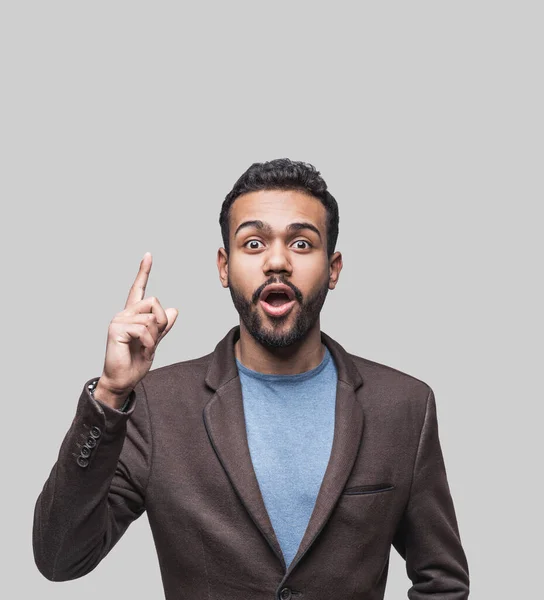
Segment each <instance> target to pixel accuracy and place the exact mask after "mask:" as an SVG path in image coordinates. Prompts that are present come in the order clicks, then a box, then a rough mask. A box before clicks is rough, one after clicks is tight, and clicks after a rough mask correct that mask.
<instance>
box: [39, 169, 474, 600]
mask: <svg viewBox="0 0 544 600" xmlns="http://www.w3.org/2000/svg"><path fill="white" fill-rule="evenodd" d="M338 220H339V219H338V207H337V203H336V201H335V199H334V198H333V196H332V195H331V194H330V193H329V192H328V190H327V185H326V183H325V182H324V180H323V179H322V177H321V176H320V174H319V172H318V171H316V169H315V168H314V167H313V166H312V165H309V164H306V163H302V162H292V161H290V160H288V159H279V160H273V161H270V162H265V163H255V164H253V165H252V166H251V167H250V168H249V169H248V170H247V171H246V172H245V173H244V174H243V175H242V176H241V177H240V179H239V180H238V181H237V182H236V184H235V185H234V188H233V190H232V191H231V192H230V193H229V194H228V195H227V196H226V198H225V201H224V203H223V206H222V210H221V215H220V224H221V231H222V236H223V243H224V248H220V249H219V251H218V254H217V266H218V271H219V278H220V281H221V284H222V285H223V287H226V288H228V289H229V290H230V293H231V296H232V300H233V302H234V305H235V307H236V309H237V311H238V312H239V314H240V324H239V326H236V327H233V328H232V329H231V330H230V331H229V332H228V333H227V335H226V336H225V337H224V338H223V339H222V340H221V341H220V342H219V343H218V344H217V346H216V348H215V350H214V351H213V352H211V353H210V354H207V355H205V356H203V357H200V358H196V359H194V360H189V361H185V362H179V363H176V364H172V365H169V366H166V367H162V368H160V369H155V370H151V371H150V367H151V364H152V361H153V358H154V354H155V350H156V347H157V344H158V343H159V342H160V340H161V339H162V338H163V337H164V336H165V335H166V334H167V333H168V331H169V330H170V329H171V328H172V326H173V324H174V322H175V320H176V318H177V315H178V311H177V310H176V309H173V308H169V309H166V310H164V309H163V308H162V306H161V305H160V302H159V301H158V299H157V298H155V297H148V298H145V297H144V296H145V289H146V284H147V281H148V277H149V272H150V269H151V255H149V254H148V253H146V255H145V256H144V258H143V260H142V262H141V264H140V270H139V272H138V275H137V277H136V280H135V282H134V284H133V286H132V288H131V290H130V293H129V296H128V299H127V303H126V305H125V309H124V310H123V311H122V312H120V313H118V314H117V315H116V316H115V317H114V319H113V320H112V322H111V323H110V327H109V331H108V342H107V347H106V359H105V361H104V369H103V372H102V374H101V376H100V378H93V379H91V380H89V381H88V382H87V383H86V384H85V386H84V388H83V391H82V393H81V396H80V398H79V402H78V405H77V410H76V414H75V417H74V420H73V423H72V425H71V427H70V429H69V431H68V433H67V434H66V436H65V438H64V441H63V443H62V445H61V448H60V452H59V457H58V460H57V462H56V464H55V465H54V467H53V470H52V472H51V474H50V476H49V478H48V480H47V481H46V482H45V485H44V488H43V490H42V492H41V494H40V496H39V497H38V500H37V503H36V508H35V516H34V529H33V548H34V556H35V560H36V564H37V566H38V568H39V570H40V571H41V573H42V574H43V575H44V576H45V577H47V578H48V579H50V580H52V581H64V580H68V579H75V578H78V577H82V576H83V575H85V574H86V573H89V572H90V571H91V570H92V569H94V568H95V567H96V566H97V565H98V563H99V562H100V561H101V560H102V559H103V558H104V557H105V556H106V554H108V552H109V551H110V550H111V549H112V548H113V546H114V545H115V544H116V543H117V541H118V540H119V539H120V537H121V536H122V535H123V533H124V532H125V530H126V528H127V527H128V526H129V525H130V523H131V522H132V521H134V520H135V519H137V518H138V517H139V516H140V515H141V514H142V513H143V512H144V511H145V510H147V512H148V517H149V523H150V526H151V529H152V532H153V536H154V541H155V545H156V549H157V553H158V557H159V564H160V569H161V576H162V580H163V584H164V590H165V595H166V598H167V600H173V599H174V598H175V599H179V598H213V599H221V600H223V599H224V600H227V599H228V600H231V599H233V598H242V599H255V600H261V599H262V600H265V599H269V600H272V599H278V600H289V599H290V598H296V599H298V600H304V599H305V598H307V599H308V600H309V599H312V600H321V599H323V600H325V599H330V598H339V599H342V600H348V599H361V600H363V599H367V600H377V599H379V598H383V595H384V590H385V585H386V579H387V572H388V566H389V554H390V550H391V547H392V546H393V547H394V548H395V549H396V550H397V551H398V552H399V553H400V555H401V556H402V557H403V558H404V559H405V560H406V570H407V573H408V575H409V577H410V579H411V580H412V583H413V585H412V587H411V588H410V590H409V592H408V596H409V597H410V598H411V599H412V600H423V599H426V598H429V599H430V598H433V600H434V599H438V598H440V600H446V599H447V600H463V599H465V598H467V597H468V594H469V572H468V565H467V561H466V557H465V553H464V551H463V548H462V545H461V540H460V536H459V530H458V526H457V521H456V515H455V511H454V506H453V502H452V498H451V495H450V491H449V486H448V481H447V477H446V471H445V467H444V461H443V457H442V452H441V447H440V442H439V437H438V425H437V414H436V404H435V398H434V394H433V391H432V389H431V388H430V387H429V386H428V385H427V384H426V383H424V382H423V381H421V380H419V379H416V378H414V377H412V376H410V375H407V374H405V373H402V372H400V371H398V370H396V369H393V368H391V367H388V366H385V365H382V364H379V363H376V362H372V361H369V360H366V359H364V358H361V357H358V356H355V355H353V354H350V353H348V352H346V350H344V348H343V347H342V346H341V345H340V344H339V343H338V342H336V341H335V340H333V339H332V338H331V337H329V336H328V335H327V334H325V333H324V332H321V330H320V320H319V315H320V311H321V308H322V306H323V303H324V302H325V298H326V296H327V293H328V291H329V290H332V289H334V288H335V287H336V285H337V283H338V279H339V276H340V272H341V269H342V256H341V253H340V252H337V251H335V245H336V240H337V236H338ZM95 385H96V387H95ZM93 390H94V391H93Z"/></svg>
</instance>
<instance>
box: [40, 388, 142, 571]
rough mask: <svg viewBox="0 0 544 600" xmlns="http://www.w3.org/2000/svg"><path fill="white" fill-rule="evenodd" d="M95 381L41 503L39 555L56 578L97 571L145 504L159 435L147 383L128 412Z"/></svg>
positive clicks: (136, 390) (81, 404) (137, 391)
mask: <svg viewBox="0 0 544 600" xmlns="http://www.w3.org/2000/svg"><path fill="white" fill-rule="evenodd" d="M91 381H93V380H92V379H90V380H89V381H87V383H86V384H85V386H84V388H83V391H82V393H81V395H80V398H79V401H78V404H77V408H76V414H75V417H74V419H73V421H72V424H71V426H70V428H69V430H68V432H67V433H66V435H65V437H64V440H63V441H62V443H61V446H60V450H59V454H58V458H57V461H56V463H55V464H54V466H53V468H52V470H51V472H50V475H49V477H48V479H47V480H46V482H45V484H44V486H43V489H42V491H41V493H40V494H39V496H38V499H37V501H36V504H35V508H34V520H33V529H32V546H33V552H34V560H35V563H36V566H37V567H38V570H39V571H40V573H42V575H44V577H46V578H47V579H49V580H50V581H67V580H70V579H77V578H79V577H82V576H83V575H86V574H87V573H89V572H90V571H92V570H93V569H94V568H95V567H96V566H97V565H98V563H99V562H100V561H101V560H102V559H103V558H104V557H105V556H106V555H107V554H108V552H109V551H110V550H111V549H112V548H113V547H114V546H115V544H116V543H117V542H118V541H119V539H120V538H121V536H122V535H123V534H124V532H125V531H126V529H127V527H128V526H129V525H130V523H132V521H134V520H135V519H137V518H138V517H140V515H142V513H143V512H144V511H145V492H146V487H147V482H148V479H149V474H150V466H151V451H152V440H151V428H150V422H149V413H148V408H147V398H146V395H145V388H144V386H143V383H142V382H139V383H138V385H137V386H136V387H135V388H134V390H133V391H132V392H131V394H130V397H129V399H128V401H127V405H126V408H125V412H122V411H121V410H116V409H114V408H113V407H110V406H108V405H107V404H105V403H102V402H99V401H98V400H96V399H95V398H93V397H92V395H91V394H90V392H89V389H88V385H89V383H90V382H91Z"/></svg>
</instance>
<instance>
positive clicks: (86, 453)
mask: <svg viewBox="0 0 544 600" xmlns="http://www.w3.org/2000/svg"><path fill="white" fill-rule="evenodd" d="M79 455H80V456H83V458H87V457H89V456H91V449H90V448H89V447H88V446H81V451H80V453H79Z"/></svg>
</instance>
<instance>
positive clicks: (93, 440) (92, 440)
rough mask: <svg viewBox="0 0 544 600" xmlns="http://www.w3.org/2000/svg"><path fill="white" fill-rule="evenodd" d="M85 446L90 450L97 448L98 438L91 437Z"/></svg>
mask: <svg viewBox="0 0 544 600" xmlns="http://www.w3.org/2000/svg"><path fill="white" fill-rule="evenodd" d="M85 446H87V447H88V448H94V447H95V446H96V438H93V437H90V438H88V439H87V441H86V442H85Z"/></svg>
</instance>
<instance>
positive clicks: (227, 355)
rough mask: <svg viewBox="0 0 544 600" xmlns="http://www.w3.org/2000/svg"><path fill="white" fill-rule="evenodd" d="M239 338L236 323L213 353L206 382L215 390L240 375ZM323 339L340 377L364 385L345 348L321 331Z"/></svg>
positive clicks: (353, 383) (350, 384) (345, 380)
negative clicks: (237, 347)
mask: <svg viewBox="0 0 544 600" xmlns="http://www.w3.org/2000/svg"><path fill="white" fill-rule="evenodd" d="M239 338H240V326H239V325H236V326H235V327H233V328H232V329H231V330H230V331H229V332H228V333H227V335H226V336H225V337H224V338H223V339H222V340H220V342H219V343H218V344H217V346H216V347H215V350H214V352H213V353H212V360H211V363H210V366H209V367H208V372H207V373H206V384H207V385H208V386H209V387H211V388H212V389H213V390H214V391H215V390H217V389H219V388H220V387H222V386H223V385H225V384H226V383H228V382H229V381H230V380H231V379H233V378H234V377H238V367H237V366H236V359H235V355H234V344H235V343H236V342H237V341H238V339H239ZM321 341H322V342H323V344H325V346H327V348H328V349H329V351H330V353H331V354H332V357H333V359H334V362H335V364H336V369H337V371H338V379H339V380H340V381H343V382H344V383H345V384H346V385H348V386H349V387H351V388H353V389H354V390H356V389H357V388H359V387H360V386H361V385H363V378H362V377H361V375H360V373H359V371H358V370H357V367H356V366H355V365H354V364H353V361H352V360H351V358H350V357H349V355H348V353H347V352H346V351H345V350H344V348H343V347H342V346H341V345H340V344H339V343H338V342H336V341H335V340H333V339H332V338H331V337H329V336H328V335H327V334H326V333H324V332H323V331H322V332H321Z"/></svg>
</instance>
